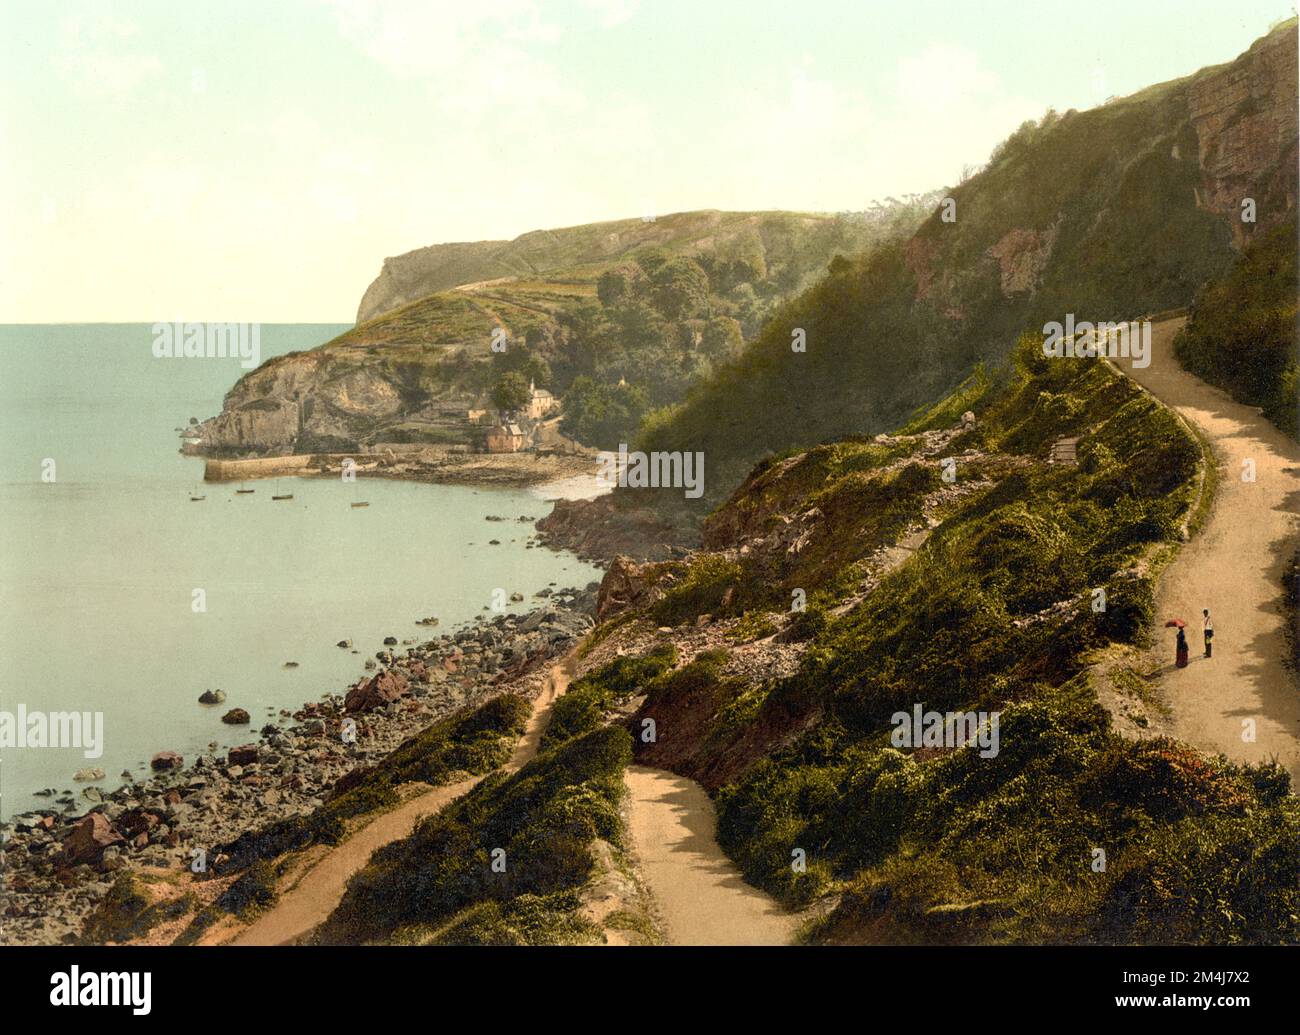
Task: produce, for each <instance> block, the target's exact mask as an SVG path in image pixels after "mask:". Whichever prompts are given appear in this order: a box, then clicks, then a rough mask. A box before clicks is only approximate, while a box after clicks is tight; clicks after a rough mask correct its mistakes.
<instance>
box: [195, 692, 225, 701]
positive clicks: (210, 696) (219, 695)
mask: <svg viewBox="0 0 1300 1035" xmlns="http://www.w3.org/2000/svg"><path fill="white" fill-rule="evenodd" d="M225 699H226V692H225V691H224V690H204V691H203V693H201V694H199V704H220V703H221V702H222V701H224V700H225Z"/></svg>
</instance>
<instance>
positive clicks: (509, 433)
mask: <svg viewBox="0 0 1300 1035" xmlns="http://www.w3.org/2000/svg"><path fill="white" fill-rule="evenodd" d="M527 443H528V436H527V435H525V434H524V431H523V429H522V428H521V427H520V426H519V425H518V424H497V425H494V426H493V427H492V429H491V430H490V431H489V432H488V433H487V451H488V452H489V453H517V452H519V450H521V449H523V448H524V446H525V445H527Z"/></svg>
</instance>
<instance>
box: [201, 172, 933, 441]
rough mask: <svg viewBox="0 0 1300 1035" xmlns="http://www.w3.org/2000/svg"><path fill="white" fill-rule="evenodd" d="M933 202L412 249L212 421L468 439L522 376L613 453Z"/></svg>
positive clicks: (382, 436)
mask: <svg viewBox="0 0 1300 1035" xmlns="http://www.w3.org/2000/svg"><path fill="white" fill-rule="evenodd" d="M936 197H937V195H931V196H914V197H908V198H906V199H904V200H902V201H898V200H897V199H891V200H890V202H889V203H888V204H886V205H880V206H876V207H874V208H873V209H872V210H870V211H868V212H864V213H847V214H841V215H812V214H807V215H805V214H796V213H788V212H763V213H749V212H688V213H679V214H676V215H670V216H663V217H660V218H658V219H656V220H655V221H654V222H651V223H643V222H642V221H640V220H626V221H622V222H618V223H602V224H592V225H590V226H583V227H570V228H566V229H561V230H554V231H545V232H539V233H536V234H525V235H524V236H523V237H521V238H519V239H518V240H516V241H512V242H480V243H475V244H452V245H435V246H433V247H432V248H426V249H421V250H420V251H418V252H414V253H411V254H410V255H406V256H399V257H398V258H396V259H392V260H390V261H389V264H388V267H386V269H387V272H386V273H385V275H384V276H381V278H380V280H379V281H376V283H375V284H373V285H372V286H371V289H370V291H368V292H367V295H366V301H365V302H363V304H362V307H361V311H362V315H361V317H360V322H359V323H358V324H357V326H356V327H353V328H351V329H349V330H348V331H346V332H344V333H343V334H341V335H339V336H338V337H336V338H334V339H333V340H331V341H329V342H327V343H326V344H324V345H322V346H320V347H318V348H316V349H313V350H311V351H308V352H294V353H290V354H288V355H287V356H280V357H275V358H273V359H270V360H268V361H267V362H266V363H264V364H263V365H262V366H261V367H259V368H258V369H257V370H256V371H253V372H252V373H250V374H248V375H246V376H245V377H244V378H242V379H241V380H240V382H239V384H238V385H236V387H235V388H234V389H233V390H232V392H231V393H230V395H229V397H228V398H227V400H226V409H227V410H228V411H229V410H234V409H240V410H243V409H251V410H253V411H257V410H258V409H259V408H266V409H269V410H278V409H280V408H281V407H282V406H283V405H284V404H285V403H286V402H289V401H293V402H296V403H298V404H300V405H301V407H302V412H303V413H305V414H308V415H309V417H308V419H307V422H306V427H304V428H303V429H301V430H300V431H299V433H298V435H297V437H296V438H295V439H293V440H292V441H285V440H284V436H285V434H286V433H285V432H277V433H275V435H276V436H277V437H275V439H274V440H273V441H272V440H268V441H266V442H265V443H263V445H265V446H268V447H269V446H276V447H283V446H290V447H291V448H293V449H296V450H298V451H303V452H306V451H318V452H336V451H349V450H352V449H355V448H357V446H358V444H374V443H377V442H427V443H430V444H434V445H441V444H472V443H475V442H476V441H477V439H478V432H477V431H476V430H475V428H474V425H472V424H471V423H470V422H469V420H468V418H467V413H468V411H469V410H470V409H482V408H485V407H488V406H495V407H496V408H497V409H502V410H506V411H512V410H519V409H521V408H522V406H523V403H524V402H525V401H526V396H525V395H524V394H523V391H524V389H526V386H527V383H528V382H535V383H536V384H537V385H538V386H539V387H543V388H548V389H549V390H550V391H552V392H553V393H554V394H555V395H556V396H557V397H560V398H562V399H563V401H564V406H565V409H566V411H567V416H568V418H569V419H568V421H567V423H566V425H565V430H566V433H568V434H570V435H573V436H575V437H577V438H578V439H579V440H580V441H583V442H585V443H588V444H591V445H596V446H600V447H602V448H609V447H615V446H617V445H618V443H619V442H620V441H627V442H630V441H632V439H633V437H634V435H635V434H636V433H637V429H638V426H639V425H640V424H641V422H642V421H643V420H645V419H646V418H647V417H649V416H651V415H652V414H653V415H658V416H659V418H660V419H662V418H663V417H664V415H665V414H666V413H667V412H668V410H669V408H670V407H671V406H672V405H674V404H675V403H677V402H678V401H680V400H681V399H682V397H683V396H684V394H685V392H686V390H687V389H688V388H689V387H690V386H691V385H693V384H694V383H696V382H697V381H699V380H700V379H702V378H703V377H705V376H706V375H707V374H708V373H709V371H710V370H712V369H713V367H714V366H715V365H718V364H724V363H727V362H729V361H730V360H732V359H733V358H734V357H735V356H736V355H738V354H739V353H740V351H741V350H742V349H743V346H744V342H745V340H746V339H747V338H753V337H754V336H755V335H756V334H757V333H758V331H759V329H760V327H761V326H762V325H763V322H764V321H765V320H766V319H767V318H768V316H769V315H770V314H771V313H772V312H773V311H774V309H775V308H776V307H777V306H779V304H780V303H781V302H782V301H783V300H784V299H786V298H788V297H789V296H790V295H792V294H793V293H795V292H797V291H799V290H802V289H803V288H804V287H806V286H807V285H808V284H810V283H812V282H813V281H815V280H816V279H817V278H818V277H819V276H820V275H821V273H822V271H823V270H824V269H825V268H826V265H827V263H828V262H830V261H831V259H832V257H833V256H835V255H837V254H841V253H842V254H858V253H860V252H863V251H865V250H867V249H869V248H871V247H873V246H874V245H875V244H876V243H878V242H880V241H883V240H888V239H891V238H893V237H899V236H905V235H906V234H909V233H911V232H912V231H913V230H914V229H915V228H916V226H917V225H918V224H919V222H920V220H921V219H922V218H923V217H924V215H925V213H926V212H927V211H928V210H929V208H930V207H931V205H932V203H933V201H934V200H935V198H936ZM489 271H491V273H490V275H489ZM460 278H463V279H460ZM497 278H506V279H497ZM452 289H454V290H452ZM498 345H500V346H503V347H498ZM519 378H522V384H521V383H520V382H519V380H518V379H519ZM503 385H504V386H505V387H503ZM503 404H504V405H503ZM420 429H424V430H420ZM208 449H209V452H210V453H211V454H212V455H214V456H216V455H243V453H245V452H246V451H247V449H246V446H245V445H244V444H242V442H241V443H240V444H235V443H230V442H229V441H226V442H224V444H223V443H221V442H216V441H215V440H214V444H212V445H210V446H209V447H208Z"/></svg>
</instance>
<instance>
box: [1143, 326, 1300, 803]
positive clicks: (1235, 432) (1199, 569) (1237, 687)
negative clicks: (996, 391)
mask: <svg viewBox="0 0 1300 1035" xmlns="http://www.w3.org/2000/svg"><path fill="white" fill-rule="evenodd" d="M1182 324H1183V319H1182V318H1179V319H1175V320H1165V321H1162V322H1161V323H1158V324H1155V325H1154V327H1153V328H1152V343H1151V363H1150V365H1149V366H1147V367H1146V368H1145V369H1142V370H1137V369H1133V368H1132V367H1131V365H1130V364H1129V362H1128V361H1119V362H1120V365H1121V369H1122V370H1123V371H1124V373H1126V374H1127V375H1128V376H1130V377H1132V378H1133V379H1134V380H1135V381H1137V382H1138V383H1139V384H1140V385H1142V386H1143V387H1144V388H1146V389H1147V390H1148V391H1150V392H1151V394H1152V395H1154V396H1155V397H1156V398H1157V399H1159V400H1160V401H1161V402H1163V403H1165V404H1166V405H1167V406H1170V407H1172V408H1173V409H1175V410H1177V411H1178V412H1179V413H1180V414H1182V415H1183V417H1184V418H1186V419H1187V420H1188V421H1190V422H1192V423H1193V424H1195V425H1196V426H1197V427H1198V428H1200V429H1201V431H1202V432H1203V433H1204V434H1205V436H1206V438H1208V439H1209V441H1210V443H1211V444H1212V446H1213V448H1214V452H1215V455H1216V458H1217V460H1218V466H1219V484H1218V491H1217V493H1216V496H1215V500H1214V506H1213V508H1212V510H1211V512H1210V515H1209V520H1208V521H1207V522H1206V525H1205V527H1204V528H1202V529H1201V531H1200V533H1199V534H1198V535H1196V536H1195V537H1194V538H1193V539H1192V540H1191V542H1189V543H1187V544H1186V545H1184V546H1183V548H1182V549H1181V550H1180V551H1179V553H1178V555H1177V557H1176V558H1175V560H1174V561H1173V563H1172V564H1171V565H1170V566H1169V568H1167V569H1166V571H1165V572H1164V574H1163V575H1162V577H1161V579H1160V587H1159V590H1158V591H1157V594H1156V619H1157V622H1156V624H1157V629H1156V630H1155V639H1156V641H1157V643H1159V645H1160V646H1159V648H1158V650H1159V651H1160V654H1159V655H1158V659H1157V660H1158V661H1160V662H1161V664H1162V665H1163V667H1164V677H1163V685H1164V688H1165V697H1166V700H1167V702H1168V704H1169V706H1170V708H1171V709H1172V730H1171V732H1172V733H1173V735H1174V736H1175V737H1177V738H1178V739H1180V740H1185V741H1187V742H1188V743H1191V744H1194V745H1196V746H1197V747H1200V748H1203V749H1205V750H1208V751H1214V752H1222V753H1223V754H1225V755H1227V756H1228V757H1229V758H1231V759H1233V760H1234V761H1238V762H1262V761H1268V760H1269V759H1274V758H1275V759H1277V761H1279V762H1280V763H1281V764H1282V765H1283V766H1285V767H1286V769H1287V770H1288V771H1289V772H1290V773H1291V786H1292V790H1293V792H1295V791H1300V688H1297V679H1296V675H1295V673H1294V672H1292V671H1290V670H1289V669H1287V667H1286V666H1285V664H1284V660H1283V659H1284V658H1285V657H1286V654H1287V650H1288V646H1287V637H1286V624H1287V620H1288V619H1287V614H1286V610H1285V608H1284V590H1283V587H1282V575H1283V571H1284V569H1285V567H1286V562H1287V560H1288V559H1289V558H1290V557H1291V556H1292V554H1293V552H1294V550H1295V547H1296V543H1297V538H1298V535H1300V446H1297V445H1296V443H1295V442H1293V441H1292V440H1291V439H1289V438H1287V437H1286V436H1285V435H1284V434H1282V432H1281V431H1279V430H1278V429H1277V428H1276V427H1274V426H1273V425H1272V424H1271V423H1270V422H1269V421H1268V420H1266V419H1265V418H1264V417H1263V416H1261V415H1260V413H1259V411H1258V409H1256V408H1255V407H1251V406H1244V405H1242V404H1241V403H1238V402H1234V401H1233V400H1232V399H1231V398H1230V397H1229V396H1228V395H1227V393H1226V392H1223V391H1221V390H1220V389H1218V388H1214V387H1212V386H1210V385H1208V384H1206V383H1205V382H1204V381H1202V380H1201V379H1200V378H1198V377H1196V376H1195V375H1193V374H1190V373H1188V372H1187V371H1186V370H1184V369H1183V368H1182V366H1181V365H1180V364H1179V362H1178V360H1177V358H1176V357H1175V356H1174V352H1173V339H1174V334H1175V333H1176V332H1177V330H1178V329H1179V328H1180V327H1181V326H1182ZM1246 461H1250V462H1251V463H1253V465H1254V476H1255V477H1254V481H1245V480H1243V471H1247V470H1248V465H1247V464H1246ZM1203 608H1209V609H1210V617H1211V618H1212V619H1213V621H1214V656H1213V657H1212V658H1208V659H1207V658H1205V657H1203V656H1202V653H1203V647H1202V640H1201V624H1202V619H1201V610H1202V609H1203ZM1171 618H1182V619H1184V620H1185V621H1186V622H1187V641H1188V645H1189V647H1190V652H1191V655H1192V659H1191V663H1190V664H1189V665H1188V667H1187V668H1185V669H1178V668H1174V666H1173V660H1172V659H1173V655H1174V643H1173V630H1171V629H1165V628H1164V627H1163V626H1164V623H1165V622H1166V621H1167V620H1169V619H1171ZM1249 720H1253V724H1254V731H1253V732H1254V739H1253V740H1252V739H1250V732H1251V731H1250V729H1249V726H1250V722H1249Z"/></svg>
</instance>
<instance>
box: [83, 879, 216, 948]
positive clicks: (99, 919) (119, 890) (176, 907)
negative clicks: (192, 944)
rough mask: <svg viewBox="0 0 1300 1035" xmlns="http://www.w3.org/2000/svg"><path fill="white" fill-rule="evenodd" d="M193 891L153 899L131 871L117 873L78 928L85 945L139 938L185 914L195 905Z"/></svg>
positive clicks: (105, 943)
mask: <svg viewBox="0 0 1300 1035" xmlns="http://www.w3.org/2000/svg"><path fill="white" fill-rule="evenodd" d="M194 902H195V898H194V895H193V893H192V892H187V893H185V894H183V895H178V896H176V897H174V898H167V899H155V898H154V897H153V896H152V895H150V894H149V892H148V890H147V889H146V888H145V886H144V884H143V882H142V881H141V879H140V878H139V877H138V876H137V875H135V874H133V873H122V874H119V876H118V878H117V879H116V880H115V881H113V886H112V887H110V888H109V889H108V894H106V895H105V896H104V897H103V898H102V899H100V901H99V904H98V905H97V906H96V907H95V909H94V910H93V911H92V912H91V914H90V915H89V916H87V917H86V921H85V923H84V924H83V925H82V928H81V943H82V944H84V945H107V944H109V943H110V942H117V943H119V944H120V943H122V942H128V941H130V940H132V939H133V938H142V937H144V935H146V934H148V933H149V932H150V931H151V930H153V929H154V928H155V927H157V926H158V925H159V924H160V923H164V922H166V921H168V920H174V919H176V918H177V917H180V916H184V915H185V914H186V913H188V912H189V911H190V910H191V909H192V908H194Z"/></svg>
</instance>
